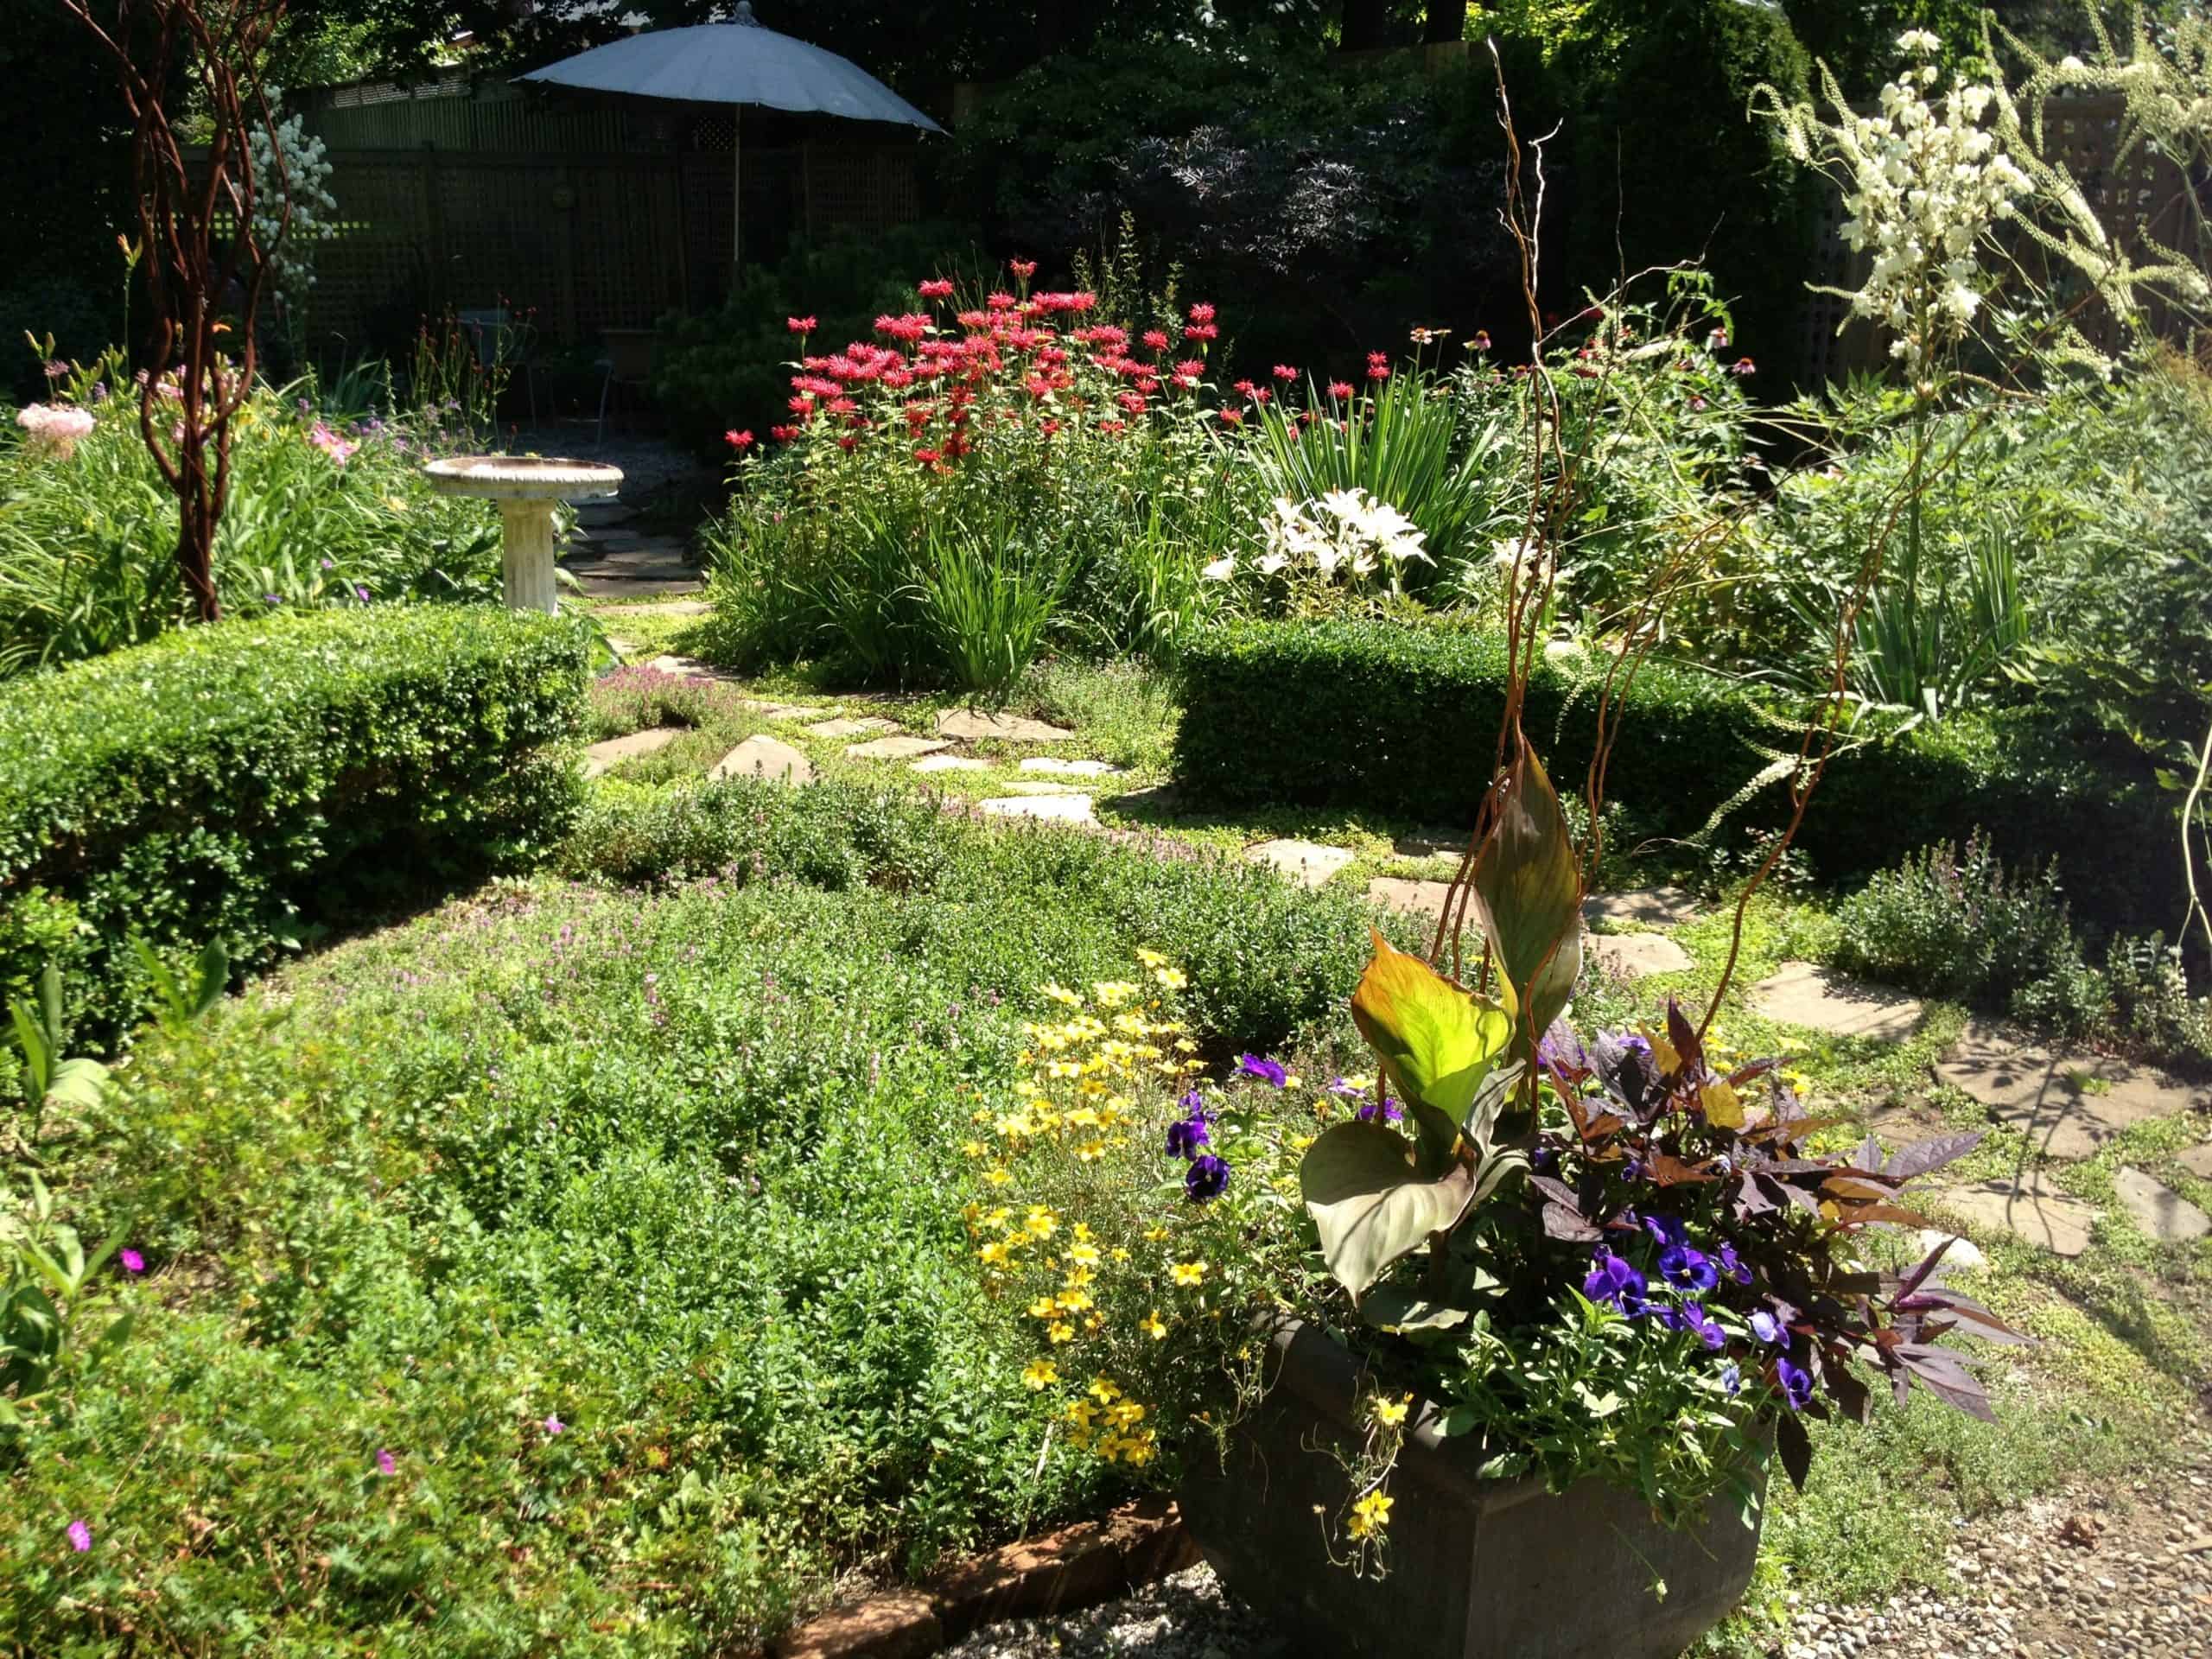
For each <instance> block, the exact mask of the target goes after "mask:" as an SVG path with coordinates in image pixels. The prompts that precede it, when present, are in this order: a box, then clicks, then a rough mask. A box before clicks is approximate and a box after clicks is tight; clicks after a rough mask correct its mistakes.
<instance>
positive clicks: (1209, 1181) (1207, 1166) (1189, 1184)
mask: <svg viewBox="0 0 2212 1659" xmlns="http://www.w3.org/2000/svg"><path fill="white" fill-rule="evenodd" d="M1228 1185H1229V1166H1228V1165H1227V1164H1226V1163H1224V1162H1223V1161H1222V1160H1220V1159H1218V1158H1217V1157H1215V1156H1214V1155H1213V1154H1211V1153H1210V1152H1209V1153H1205V1154H1200V1155H1199V1156H1198V1157H1196V1158H1193V1159H1192V1160H1191V1166H1190V1168H1188V1169H1186V1170H1185V1171H1184V1172H1183V1191H1184V1192H1186V1193H1188V1194H1189V1195H1190V1198H1191V1202H1192V1203H1193V1204H1204V1203H1205V1201H1206V1200H1207V1199H1208V1198H1219V1197H1220V1196H1221V1195H1222V1192H1224V1189H1226V1188H1227V1186H1228Z"/></svg>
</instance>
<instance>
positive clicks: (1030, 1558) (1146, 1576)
mask: <svg viewBox="0 0 2212 1659" xmlns="http://www.w3.org/2000/svg"><path fill="white" fill-rule="evenodd" d="M1197 1560H1198V1548H1197V1547H1196V1546H1195V1545H1194V1544H1192V1541H1191V1536H1190V1535H1189V1534H1188V1533H1187V1532H1185V1530H1184V1529H1183V1517H1182V1515H1181V1514H1180V1512H1179V1511H1178V1510H1177V1509H1176V1507H1175V1505H1174V1503H1173V1502H1171V1501H1170V1500H1168V1499H1167V1498H1165V1497H1141V1498H1138V1499H1136V1500H1135V1502H1133V1503H1124V1504H1123V1505H1122V1507H1121V1508H1119V1509H1117V1510H1114V1511H1112V1512H1111V1513H1110V1514H1109V1515H1107V1516H1105V1517H1104V1518H1103V1520H1098V1521H1084V1522H1077V1524H1076V1525H1074V1526H1071V1527H1063V1528H1061V1529H1059V1530H1058V1531H1057V1532H1048V1533H1046V1534H1045V1535H1042V1536H1041V1537H1037V1538H1027V1539H1024V1540H1022V1541H1020V1542H1018V1543H1012V1544H1007V1545H1006V1546H1004V1547H1003V1548H999V1549H995V1550H992V1551H991V1552H990V1553H989V1554H984V1555H979V1556H977V1557H976V1559H975V1560H971V1561H969V1562H967V1563H966V1564H965V1565H963V1566H961V1567H956V1568H954V1569H953V1570H952V1571H951V1572H950V1573H946V1574H945V1575H944V1576H943V1577H942V1578H939V1579H938V1580H936V1581H935V1582H934V1583H932V1584H928V1585H918V1586H902V1587H900V1588H898V1589H893V1590H886V1591H882V1592H879V1593H877V1594H875V1595H872V1596H868V1597H865V1598H863V1599H861V1600H859V1601H856V1602H850V1603H848V1604H847V1605H844V1606H842V1607H834V1608H832V1609H830V1611H828V1612H826V1613H823V1614H821V1615H820V1616H819V1617H817V1618H813V1619H810V1620H809V1621H808V1622H807V1623H806V1624H802V1625H800V1626H799V1627H798V1629H797V1630H793V1631H791V1633H790V1634H789V1635H786V1636H782V1637H778V1638H777V1639H776V1640H775V1641H774V1642H772V1643H769V1644H768V1648H767V1654H768V1659H925V1656H927V1655H930V1654H933V1653H935V1652H937V1651H938V1649H940V1648H944V1647H945V1646H948V1645H949V1644H950V1643H955V1642H958V1641H960V1640H962V1639H963V1637H967V1636H969V1634H970V1633H972V1632H973V1631H975V1630H979V1629H981V1628H982V1626H984V1625H986V1624H997V1623H999V1622H1001V1620H1004V1619H1009V1618H1041V1617H1044V1616H1046V1615H1048V1614H1052V1613H1065V1612H1071V1611H1076V1610H1077V1609H1079V1608H1084V1607H1093V1606H1096V1605H1098V1604H1099V1603H1101V1602H1105V1601H1111V1600H1113V1599H1115V1598H1116V1597H1117V1596H1122V1595H1125V1594H1127V1593H1128V1592H1129V1591H1130V1590H1131V1589H1133V1588H1135V1586H1138V1585H1141V1584H1147V1583H1149V1582H1151V1581H1152V1580H1154V1579H1159V1578H1164V1577H1166V1575H1167V1574H1168V1573H1179V1572H1180V1571H1181V1570H1182V1569H1183V1568H1185V1567H1189V1566H1191V1565H1192V1564H1193V1563H1194V1562H1195V1561H1197Z"/></svg>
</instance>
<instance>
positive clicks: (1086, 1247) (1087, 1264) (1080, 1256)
mask: <svg viewBox="0 0 2212 1659" xmlns="http://www.w3.org/2000/svg"><path fill="white" fill-rule="evenodd" d="M1098 1259H1099V1258H1098V1247H1097V1246H1096V1244H1093V1243H1089V1242H1088V1241H1086V1240H1083V1239H1078V1240H1077V1242H1076V1243H1073V1244H1071V1245H1069V1246H1068V1260H1069V1261H1071V1262H1074V1263H1075V1264H1076V1266H1077V1267H1078V1268H1095V1267H1096V1266H1097V1265H1098Z"/></svg>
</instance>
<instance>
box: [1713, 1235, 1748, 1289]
mask: <svg viewBox="0 0 2212 1659" xmlns="http://www.w3.org/2000/svg"><path fill="white" fill-rule="evenodd" d="M1713 1260H1714V1261H1715V1262H1719V1264H1720V1271H1721V1274H1722V1275H1723V1276H1724V1277H1726V1278H1730V1279H1733V1280H1734V1281H1736V1282H1737V1283H1738V1284H1739V1285H1748V1284H1750V1283H1751V1269H1750V1268H1747V1267H1745V1265H1744V1263H1743V1262H1742V1260H1741V1259H1740V1258H1739V1257H1738V1255H1737V1254H1736V1247H1735V1246H1734V1245H1733V1244H1723V1245H1722V1246H1721V1247H1720V1249H1719V1251H1718V1252H1717V1253H1716V1254H1715V1255H1714V1256H1713Z"/></svg>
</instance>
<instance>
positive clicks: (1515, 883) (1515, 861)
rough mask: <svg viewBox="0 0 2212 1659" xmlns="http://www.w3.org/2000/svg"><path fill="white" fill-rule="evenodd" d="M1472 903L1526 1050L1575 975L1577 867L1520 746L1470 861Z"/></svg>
mask: <svg viewBox="0 0 2212 1659" xmlns="http://www.w3.org/2000/svg"><path fill="white" fill-rule="evenodd" d="M1472 902H1473V906H1474V912H1475V915H1476V917H1477V918H1478V919H1479V920H1480V922H1481V923H1482V928H1483V936H1484V938H1485V939H1487V940H1488V941H1489V944H1490V948H1491V954H1492V956H1494V957H1496V958H1497V964H1498V969H1499V972H1500V974H1501V976H1503V980H1504V982H1505V989H1506V993H1507V995H1506V999H1505V1000H1506V1002H1507V1005H1508V1007H1510V1008H1511V1009H1512V1011H1513V1014H1514V1015H1515V1017H1516V1021H1517V1022H1518V1023H1519V1026H1520V1028H1521V1031H1522V1033H1523V1037H1524V1040H1525V1042H1526V1044H1527V1046H1528V1047H1529V1049H1530V1051H1531V1052H1534V1048H1535V1043H1536V1041H1537V1039H1540V1038H1541V1036H1542V1035H1543V1033H1545V1032H1546V1031H1548V1030H1549V1029H1550V1027H1551V1023H1552V1021H1553V1020H1554V1019H1556V1018H1558V1016H1559V1014H1560V1010H1561V1009H1562V1008H1564V1007H1566V1006H1567V999H1568V998H1569V997H1570V996H1572V995H1573V994H1574V982H1575V979H1576V978H1577V976H1580V973H1581V972H1582V867H1581V863H1580V860H1578V859H1577V858H1576V857H1575V855H1574V838H1573V836H1571V835H1570V834H1569V833H1568V832H1567V815H1566V814H1565V813H1564V812H1562V811H1560V804H1559V797H1558V795H1557V794H1555V793H1554V791H1553V789H1552V780H1551V779H1549V778H1548V777H1546V776H1545V775H1544V767H1543V763H1542V762H1541V761H1540V760H1537V759H1536V752H1535V750H1534V749H1532V748H1530V747H1529V746H1528V745H1527V743H1526V742H1523V743H1522V746H1521V753H1520V760H1519V762H1518V764H1517V766H1516V768H1515V770H1514V771H1513V772H1512V774H1511V775H1510V777H1509V778H1508V779H1507V780H1506V784H1505V788H1504V791H1503V797H1502V798H1501V799H1500V801H1499V803H1498V812H1497V823H1494V824H1493V825H1492V826H1491V832H1490V836H1489V837H1488V839H1486V840H1485V841H1484V842H1483V848H1482V851H1481V853H1480V854H1479V855H1478V856H1477V858H1476V860H1475V874H1474V893H1473V899H1472Z"/></svg>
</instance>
